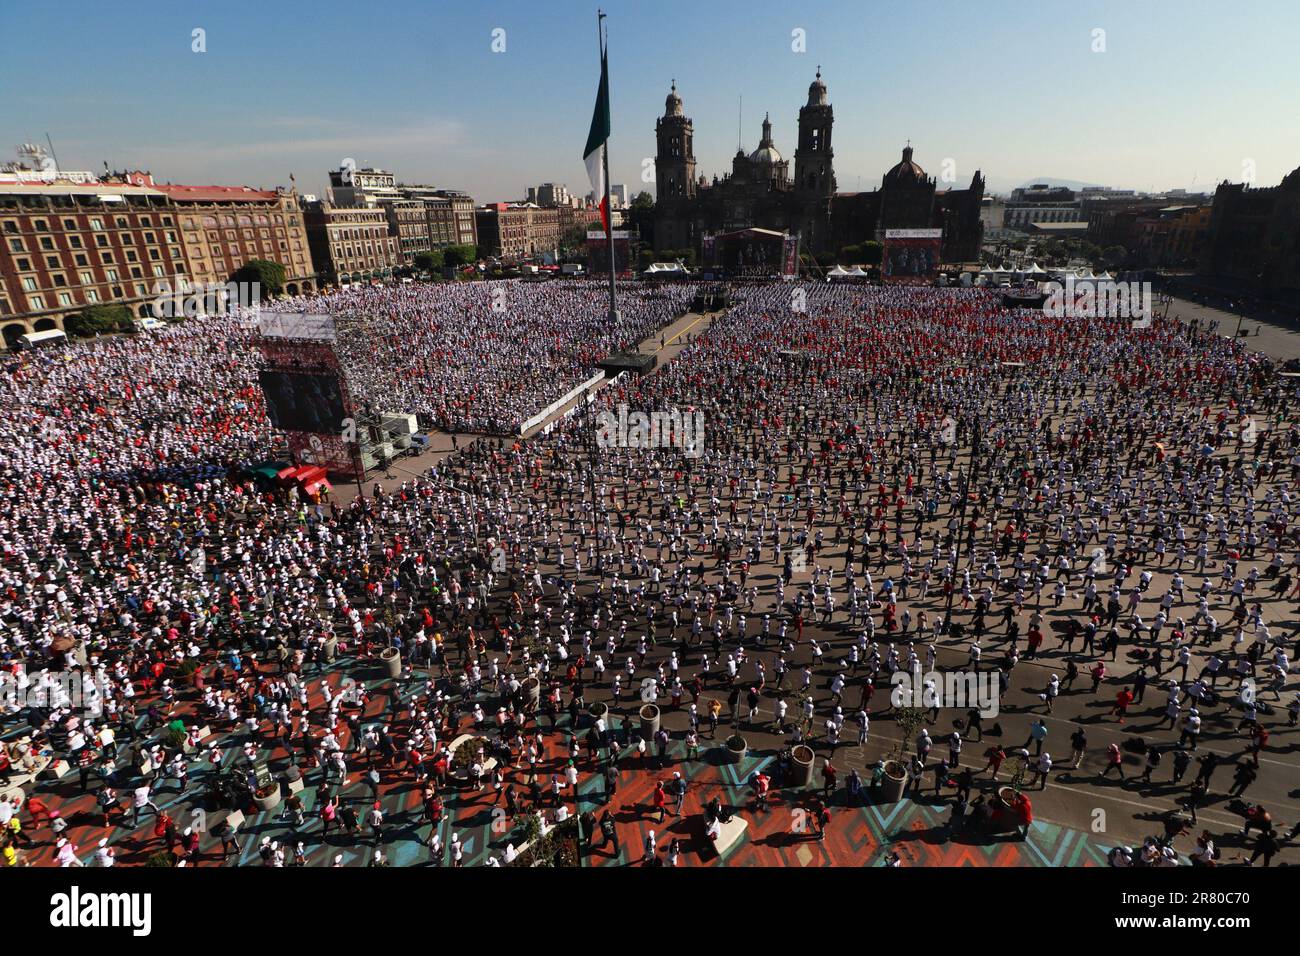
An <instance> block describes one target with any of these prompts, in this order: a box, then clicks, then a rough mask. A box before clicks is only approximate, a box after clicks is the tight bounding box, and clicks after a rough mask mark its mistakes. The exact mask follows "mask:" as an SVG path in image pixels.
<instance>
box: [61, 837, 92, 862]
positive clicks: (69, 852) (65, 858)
mask: <svg viewBox="0 0 1300 956" xmlns="http://www.w3.org/2000/svg"><path fill="white" fill-rule="evenodd" d="M55 846H57V847H58V860H59V866H61V867H69V866H85V865H86V864H84V863H82V862H81V860H79V859H77V846H76V844H74V843H70V842H69V841H68V839H67V837H59V841H58V843H56V844H55Z"/></svg>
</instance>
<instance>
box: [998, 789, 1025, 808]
mask: <svg viewBox="0 0 1300 956" xmlns="http://www.w3.org/2000/svg"><path fill="white" fill-rule="evenodd" d="M1019 802H1020V801H1019V799H1018V794H1017V793H1016V788H1015V787H998V803H1000V804H1001V805H1002V809H1004V810H1014V809H1015V808H1016V804H1017V803H1019Z"/></svg>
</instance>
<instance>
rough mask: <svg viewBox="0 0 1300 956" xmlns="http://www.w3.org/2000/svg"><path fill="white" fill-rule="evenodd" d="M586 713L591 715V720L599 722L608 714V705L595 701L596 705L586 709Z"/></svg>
mask: <svg viewBox="0 0 1300 956" xmlns="http://www.w3.org/2000/svg"><path fill="white" fill-rule="evenodd" d="M587 713H589V714H591V719H592V720H593V721H596V720H600V719H601V718H602V717H604V716H606V715H607V714H608V713H609V705H608V704H605V703H603V702H602V701H596V703H594V704H592V705H591V706H590V707H588V708H587Z"/></svg>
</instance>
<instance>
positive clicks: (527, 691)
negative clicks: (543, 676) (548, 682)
mask: <svg viewBox="0 0 1300 956" xmlns="http://www.w3.org/2000/svg"><path fill="white" fill-rule="evenodd" d="M522 689H523V693H524V700H525V701H527V704H528V707H529V709H530V710H536V709H537V705H538V704H539V703H541V700H542V685H541V684H540V683H539V682H538V680H537V678H536V677H525V678H524V682H523V685H522Z"/></svg>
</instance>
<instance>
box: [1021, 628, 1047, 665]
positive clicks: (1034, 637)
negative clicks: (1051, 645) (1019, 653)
mask: <svg viewBox="0 0 1300 956" xmlns="http://www.w3.org/2000/svg"><path fill="white" fill-rule="evenodd" d="M1025 639H1026V641H1027V642H1028V644H1029V653H1027V654H1026V655H1025V659H1026V660H1033V659H1034V658H1035V657H1037V656H1038V649H1039V648H1040V647H1042V646H1043V632H1042V631H1041V630H1040V629H1039V628H1037V627H1031V628H1030V629H1029V633H1028V634H1027V635H1025Z"/></svg>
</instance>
